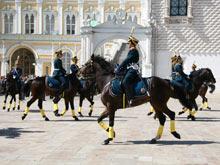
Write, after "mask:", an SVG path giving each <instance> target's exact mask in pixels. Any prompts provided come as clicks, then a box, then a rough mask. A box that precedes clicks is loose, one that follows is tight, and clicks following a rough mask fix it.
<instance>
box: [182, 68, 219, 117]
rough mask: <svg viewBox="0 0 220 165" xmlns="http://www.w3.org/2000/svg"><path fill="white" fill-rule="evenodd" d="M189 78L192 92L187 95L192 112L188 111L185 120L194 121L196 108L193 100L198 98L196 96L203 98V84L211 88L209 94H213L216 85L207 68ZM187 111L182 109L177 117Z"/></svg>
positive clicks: (197, 71) (195, 72)
mask: <svg viewBox="0 0 220 165" xmlns="http://www.w3.org/2000/svg"><path fill="white" fill-rule="evenodd" d="M205 73H206V74H205ZM190 77H191V81H192V84H193V90H192V91H191V92H190V93H189V98H190V100H191V101H192V102H193V109H194V111H192V109H189V115H188V116H187V119H191V120H193V121H195V120H196V118H195V113H196V112H197V111H198V106H197V104H196V101H195V99H196V98H197V97H198V95H202V96H204V84H209V85H210V86H211V87H212V90H211V92H213V91H214V89H215V85H214V84H215V83H216V80H215V77H214V75H213V73H212V71H211V69H209V68H201V69H199V70H196V71H194V72H193V73H192V74H191V76H190ZM206 91H207V89H206ZM187 110H188V109H187V108H185V107H184V108H183V111H181V112H179V115H181V114H183V113H184V112H186V111H187Z"/></svg>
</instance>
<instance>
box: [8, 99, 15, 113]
mask: <svg viewBox="0 0 220 165" xmlns="http://www.w3.org/2000/svg"><path fill="white" fill-rule="evenodd" d="M13 100H14V96H11V100H10V102H9V106H8V112H9V111H10V109H11V105H12V102H13Z"/></svg>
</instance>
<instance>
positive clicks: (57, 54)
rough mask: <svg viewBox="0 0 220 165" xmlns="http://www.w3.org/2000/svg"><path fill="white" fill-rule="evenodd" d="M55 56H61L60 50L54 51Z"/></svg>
mask: <svg viewBox="0 0 220 165" xmlns="http://www.w3.org/2000/svg"><path fill="white" fill-rule="evenodd" d="M55 54H56V56H59V55H60V54H63V52H62V50H59V51H56V52H55Z"/></svg>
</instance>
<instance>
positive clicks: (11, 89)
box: [3, 73, 23, 112]
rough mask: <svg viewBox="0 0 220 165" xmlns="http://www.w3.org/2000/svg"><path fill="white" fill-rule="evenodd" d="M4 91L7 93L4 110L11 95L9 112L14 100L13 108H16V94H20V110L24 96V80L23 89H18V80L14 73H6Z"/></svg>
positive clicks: (18, 108)
mask: <svg viewBox="0 0 220 165" xmlns="http://www.w3.org/2000/svg"><path fill="white" fill-rule="evenodd" d="M3 88H4V93H5V99H4V102H3V110H4V109H6V103H7V98H8V96H11V100H10V102H9V106H8V109H7V110H8V112H9V111H10V109H11V105H12V102H13V101H14V106H13V108H12V109H13V110H15V109H16V95H17V94H18V95H19V101H18V106H17V110H20V107H21V101H22V98H23V96H22V95H23V81H22V82H21V89H18V84H17V80H16V79H14V78H13V74H12V73H8V74H7V75H6V80H5V82H4V87H3Z"/></svg>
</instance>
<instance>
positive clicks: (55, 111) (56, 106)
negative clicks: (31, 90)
mask: <svg viewBox="0 0 220 165" xmlns="http://www.w3.org/2000/svg"><path fill="white" fill-rule="evenodd" d="M60 99H61V98H60V97H58V96H56V97H55V98H54V99H53V112H54V115H55V116H57V117H59V116H61V115H60V114H59V108H58V102H59V101H60Z"/></svg>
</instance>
